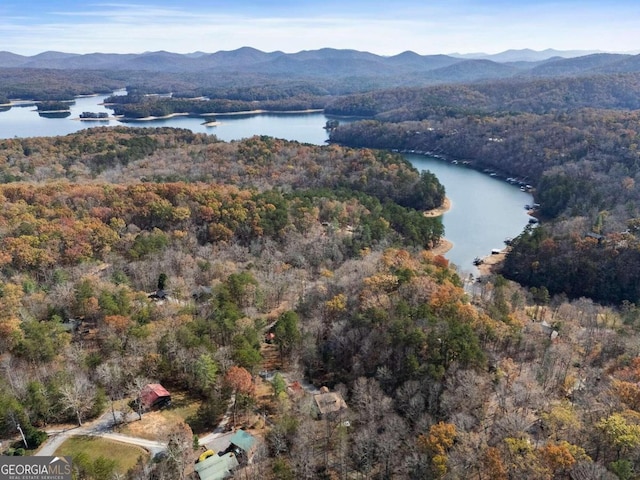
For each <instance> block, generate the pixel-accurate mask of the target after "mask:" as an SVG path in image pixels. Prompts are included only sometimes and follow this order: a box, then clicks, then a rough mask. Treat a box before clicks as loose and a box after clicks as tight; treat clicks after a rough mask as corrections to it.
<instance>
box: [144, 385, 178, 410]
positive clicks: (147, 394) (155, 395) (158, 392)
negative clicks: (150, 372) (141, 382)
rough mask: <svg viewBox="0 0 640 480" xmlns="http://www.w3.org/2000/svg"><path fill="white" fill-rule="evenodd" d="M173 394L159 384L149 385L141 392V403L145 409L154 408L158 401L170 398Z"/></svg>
mask: <svg viewBox="0 0 640 480" xmlns="http://www.w3.org/2000/svg"><path fill="white" fill-rule="evenodd" d="M170 396H171V394H170V393H169V392H168V391H167V389H166V388H164V387H163V386H162V385H160V384H159V383H149V384H147V385H145V386H144V388H143V389H142V391H141V392H140V401H141V402H142V404H143V405H144V406H145V407H150V406H152V405H153V404H154V403H155V402H156V401H157V400H158V399H160V398H164V397H170Z"/></svg>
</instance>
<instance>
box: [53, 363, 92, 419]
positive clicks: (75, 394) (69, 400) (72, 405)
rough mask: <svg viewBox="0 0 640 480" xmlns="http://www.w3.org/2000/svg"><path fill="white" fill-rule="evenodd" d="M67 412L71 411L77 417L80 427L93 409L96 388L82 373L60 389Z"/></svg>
mask: <svg viewBox="0 0 640 480" xmlns="http://www.w3.org/2000/svg"><path fill="white" fill-rule="evenodd" d="M60 394H61V395H62V402H63V404H64V409H65V410H70V411H71V412H73V414H74V415H75V417H76V420H77V422H78V426H82V421H83V420H84V418H85V417H86V415H87V414H88V413H89V412H90V411H91V410H92V409H93V407H94V400H95V395H96V388H95V386H94V385H93V383H91V382H90V381H89V379H88V378H87V377H86V376H85V375H83V374H82V373H79V374H76V376H74V377H73V379H72V380H71V381H70V382H69V383H66V384H64V385H63V386H62V388H61V389H60Z"/></svg>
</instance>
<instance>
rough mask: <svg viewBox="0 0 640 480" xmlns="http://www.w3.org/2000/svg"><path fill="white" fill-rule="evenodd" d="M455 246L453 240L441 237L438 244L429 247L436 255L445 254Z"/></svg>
mask: <svg viewBox="0 0 640 480" xmlns="http://www.w3.org/2000/svg"><path fill="white" fill-rule="evenodd" d="M452 248H453V242H452V241H451V240H447V239H446V238H444V237H442V238H440V241H439V242H438V245H436V246H435V247H433V248H430V249H429V252H431V253H432V254H433V255H434V256H435V255H443V256H444V254H445V253H447V252H448V251H449V250H451V249H452Z"/></svg>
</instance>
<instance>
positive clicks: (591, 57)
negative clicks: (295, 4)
mask: <svg viewBox="0 0 640 480" xmlns="http://www.w3.org/2000/svg"><path fill="white" fill-rule="evenodd" d="M0 68H21V69H29V68H38V69H60V70H111V71H150V72H163V73H173V74H189V73H191V74H260V75H267V76H269V75H270V76H277V77H281V78H314V77H318V78H334V79H336V78H346V77H350V78H353V77H362V78H392V77H398V78H400V77H402V79H403V81H404V82H405V84H407V85H410V84H416V83H443V82H470V81H480V80H492V79H503V78H511V77H525V78H526V77H556V76H574V75H593V74H606V73H635V72H640V56H639V55H632V54H614V53H602V52H593V51H560V50H552V49H547V50H544V51H540V52H537V51H534V50H530V49H524V50H507V51H505V52H502V53H499V54H495V55H486V54H465V55H460V54H452V55H420V54H417V53H415V52H412V51H406V52H402V53H400V54H398V55H393V56H381V55H376V54H373V53H369V52H362V51H357V50H348V49H333V48H323V49H319V50H303V51H300V52H297V53H284V52H281V51H275V52H263V51H261V50H258V49H255V48H252V47H242V48H239V49H237V50H231V51H218V52H215V53H205V52H194V53H190V54H178V53H172V52H167V51H157V52H144V53H140V54H110V53H91V54H75V53H64V52H53V51H49V52H42V53H40V54H38V55H34V56H22V55H17V54H14V53H11V52H0Z"/></svg>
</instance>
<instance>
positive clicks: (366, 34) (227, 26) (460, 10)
mask: <svg viewBox="0 0 640 480" xmlns="http://www.w3.org/2000/svg"><path fill="white" fill-rule="evenodd" d="M639 19H640V2H639V1H637V0H608V1H604V0H600V1H593V0H542V1H533V0H510V1H504V0H494V1H488V0H387V1H376V0H207V1H205V0H196V1H188V0H185V1H181V0H174V1H167V0H137V1H134V2H129V1H117V0H116V1H92V0H82V1H78V0H61V1H57V0H22V1H14V0H2V1H1V2H0V51H9V52H13V53H17V54H20V55H35V54H38V53H41V52H44V51H61V52H69V53H94V52H102V53H142V52H145V51H158V50H165V51H169V52H175V53H190V52H196V51H201V52H207V53H213V52H217V51H220V50H235V49H237V48H240V47H243V46H249V47H254V48H257V49H259V50H262V51H265V52H272V51H283V52H286V53H295V52H299V51H302V50H316V49H319V48H324V47H330V48H340V49H354V50H361V51H367V52H371V53H376V54H378V55H395V54H398V53H401V52H404V51H407V50H411V51H414V52H416V53H419V54H421V55H430V54H449V53H475V52H484V53H499V52H502V51H505V50H509V49H523V48H530V49H533V50H545V49H547V48H553V49H556V50H600V51H607V52H631V51H637V50H640V28H638V20H639Z"/></svg>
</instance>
